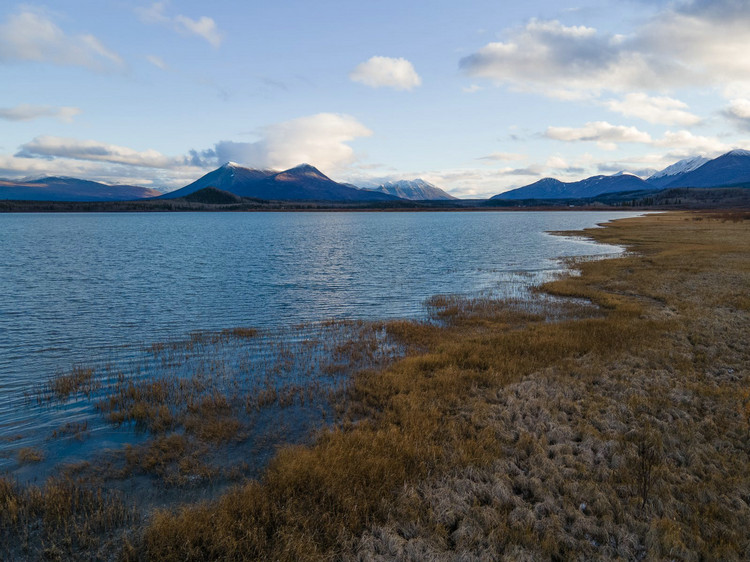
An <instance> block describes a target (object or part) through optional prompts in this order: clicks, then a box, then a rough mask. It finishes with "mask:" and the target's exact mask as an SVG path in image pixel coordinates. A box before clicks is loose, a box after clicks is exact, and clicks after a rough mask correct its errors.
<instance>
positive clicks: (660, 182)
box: [646, 156, 709, 187]
mask: <svg viewBox="0 0 750 562" xmlns="http://www.w3.org/2000/svg"><path fill="white" fill-rule="evenodd" d="M708 161H709V158H706V157H705V156H691V157H690V158H685V159H683V160H680V161H679V162H675V163H674V164H672V165H671V166H667V167H666V168H664V169H663V170H661V171H659V172H656V173H655V174H653V175H652V176H650V177H649V178H648V179H647V180H646V181H648V182H649V183H651V184H653V185H655V186H656V187H662V186H665V185H667V184H668V183H671V182H673V181H674V180H675V179H677V176H679V175H680V174H687V173H688V172H692V171H693V170H696V169H698V168H700V167H701V166H703V164H705V163H706V162H708Z"/></svg>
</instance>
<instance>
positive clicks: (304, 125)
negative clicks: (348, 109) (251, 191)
mask: <svg viewBox="0 0 750 562" xmlns="http://www.w3.org/2000/svg"><path fill="white" fill-rule="evenodd" d="M370 135H372V131H370V129H368V128H367V127H365V126H364V125H363V124H362V123H360V122H359V121H357V120H356V119H355V118H354V117H352V116H350V115H344V114H338V113H318V114H316V115H310V116H307V117H300V118H298V119H292V120H290V121H285V122H282V123H276V124H273V125H268V126H266V127H263V129H261V131H260V136H261V139H260V140H258V141H255V142H234V141H221V142H218V143H217V144H216V146H215V148H214V151H213V152H214V155H215V158H216V161H218V162H222V163H223V162H226V161H229V160H231V161H234V162H238V163H240V164H243V165H246V166H252V167H258V168H276V169H285V168H290V167H292V166H295V165H297V164H301V163H303V162H306V163H308V164H312V165H313V166H317V167H318V168H320V169H321V170H323V171H333V170H339V169H341V168H343V167H345V166H346V165H348V164H351V163H352V162H354V161H355V160H356V157H355V154H354V149H353V148H352V147H351V146H349V143H350V142H351V141H353V140H355V139H357V138H360V137H368V136H370Z"/></svg>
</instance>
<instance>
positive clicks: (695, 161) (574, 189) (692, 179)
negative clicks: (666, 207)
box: [491, 150, 750, 200]
mask: <svg viewBox="0 0 750 562" xmlns="http://www.w3.org/2000/svg"><path fill="white" fill-rule="evenodd" d="M745 184H750V151H747V150H732V151H730V152H727V153H726V154H722V155H721V156H719V157H717V158H714V159H712V160H709V159H708V158H704V157H701V156H697V157H692V158H686V159H684V160H680V161H679V162H676V163H675V164H672V165H671V166H668V167H667V168H665V169H663V170H661V171H660V172H656V173H655V174H653V175H652V176H650V177H649V178H647V179H645V180H644V179H641V178H639V177H638V176H634V175H632V174H627V173H618V174H614V175H611V176H592V177H590V178H586V179H584V180H580V181H575V182H562V181H560V180H556V179H554V178H544V179H541V180H539V181H537V182H534V183H532V184H529V185H526V186H523V187H519V188H517V189H512V190H510V191H506V192H504V193H500V194H498V195H495V196H494V197H492V198H491V199H495V200H498V199H504V200H524V199H584V198H589V197H596V196H598V195H603V194H605V193H618V192H626V191H649V190H650V191H656V190H661V189H671V188H676V187H727V186H742V185H745Z"/></svg>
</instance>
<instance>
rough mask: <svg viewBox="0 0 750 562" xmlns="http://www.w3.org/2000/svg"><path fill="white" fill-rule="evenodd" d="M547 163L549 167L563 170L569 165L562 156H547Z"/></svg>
mask: <svg viewBox="0 0 750 562" xmlns="http://www.w3.org/2000/svg"><path fill="white" fill-rule="evenodd" d="M545 165H546V166H547V167H548V168H559V169H561V170H564V169H565V168H567V167H568V163H567V162H566V160H565V159H564V158H562V157H561V156H550V157H549V158H547V162H546V164H545Z"/></svg>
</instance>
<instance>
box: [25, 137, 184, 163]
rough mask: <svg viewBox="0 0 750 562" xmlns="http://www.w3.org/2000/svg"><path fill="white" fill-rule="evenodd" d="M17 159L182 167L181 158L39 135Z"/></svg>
mask: <svg viewBox="0 0 750 562" xmlns="http://www.w3.org/2000/svg"><path fill="white" fill-rule="evenodd" d="M16 157H18V158H39V157H42V158H70V159H73V160H91V161H96V162H111V163H113V164H126V165H129V166H141V167H146V168H171V167H175V166H180V165H184V164H185V163H186V161H185V159H184V158H170V157H167V156H164V155H163V154H162V153H160V152H158V151H156V150H150V149H149V150H144V151H137V150H133V149H132V148H127V147H125V146H117V145H114V144H107V143H104V142H99V141H94V140H78V139H70V138H64V137H54V136H49V135H42V136H39V137H36V138H35V139H34V140H32V141H31V142H27V143H26V144H24V145H22V146H21V147H20V149H19V151H18V153H17V154H16Z"/></svg>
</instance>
